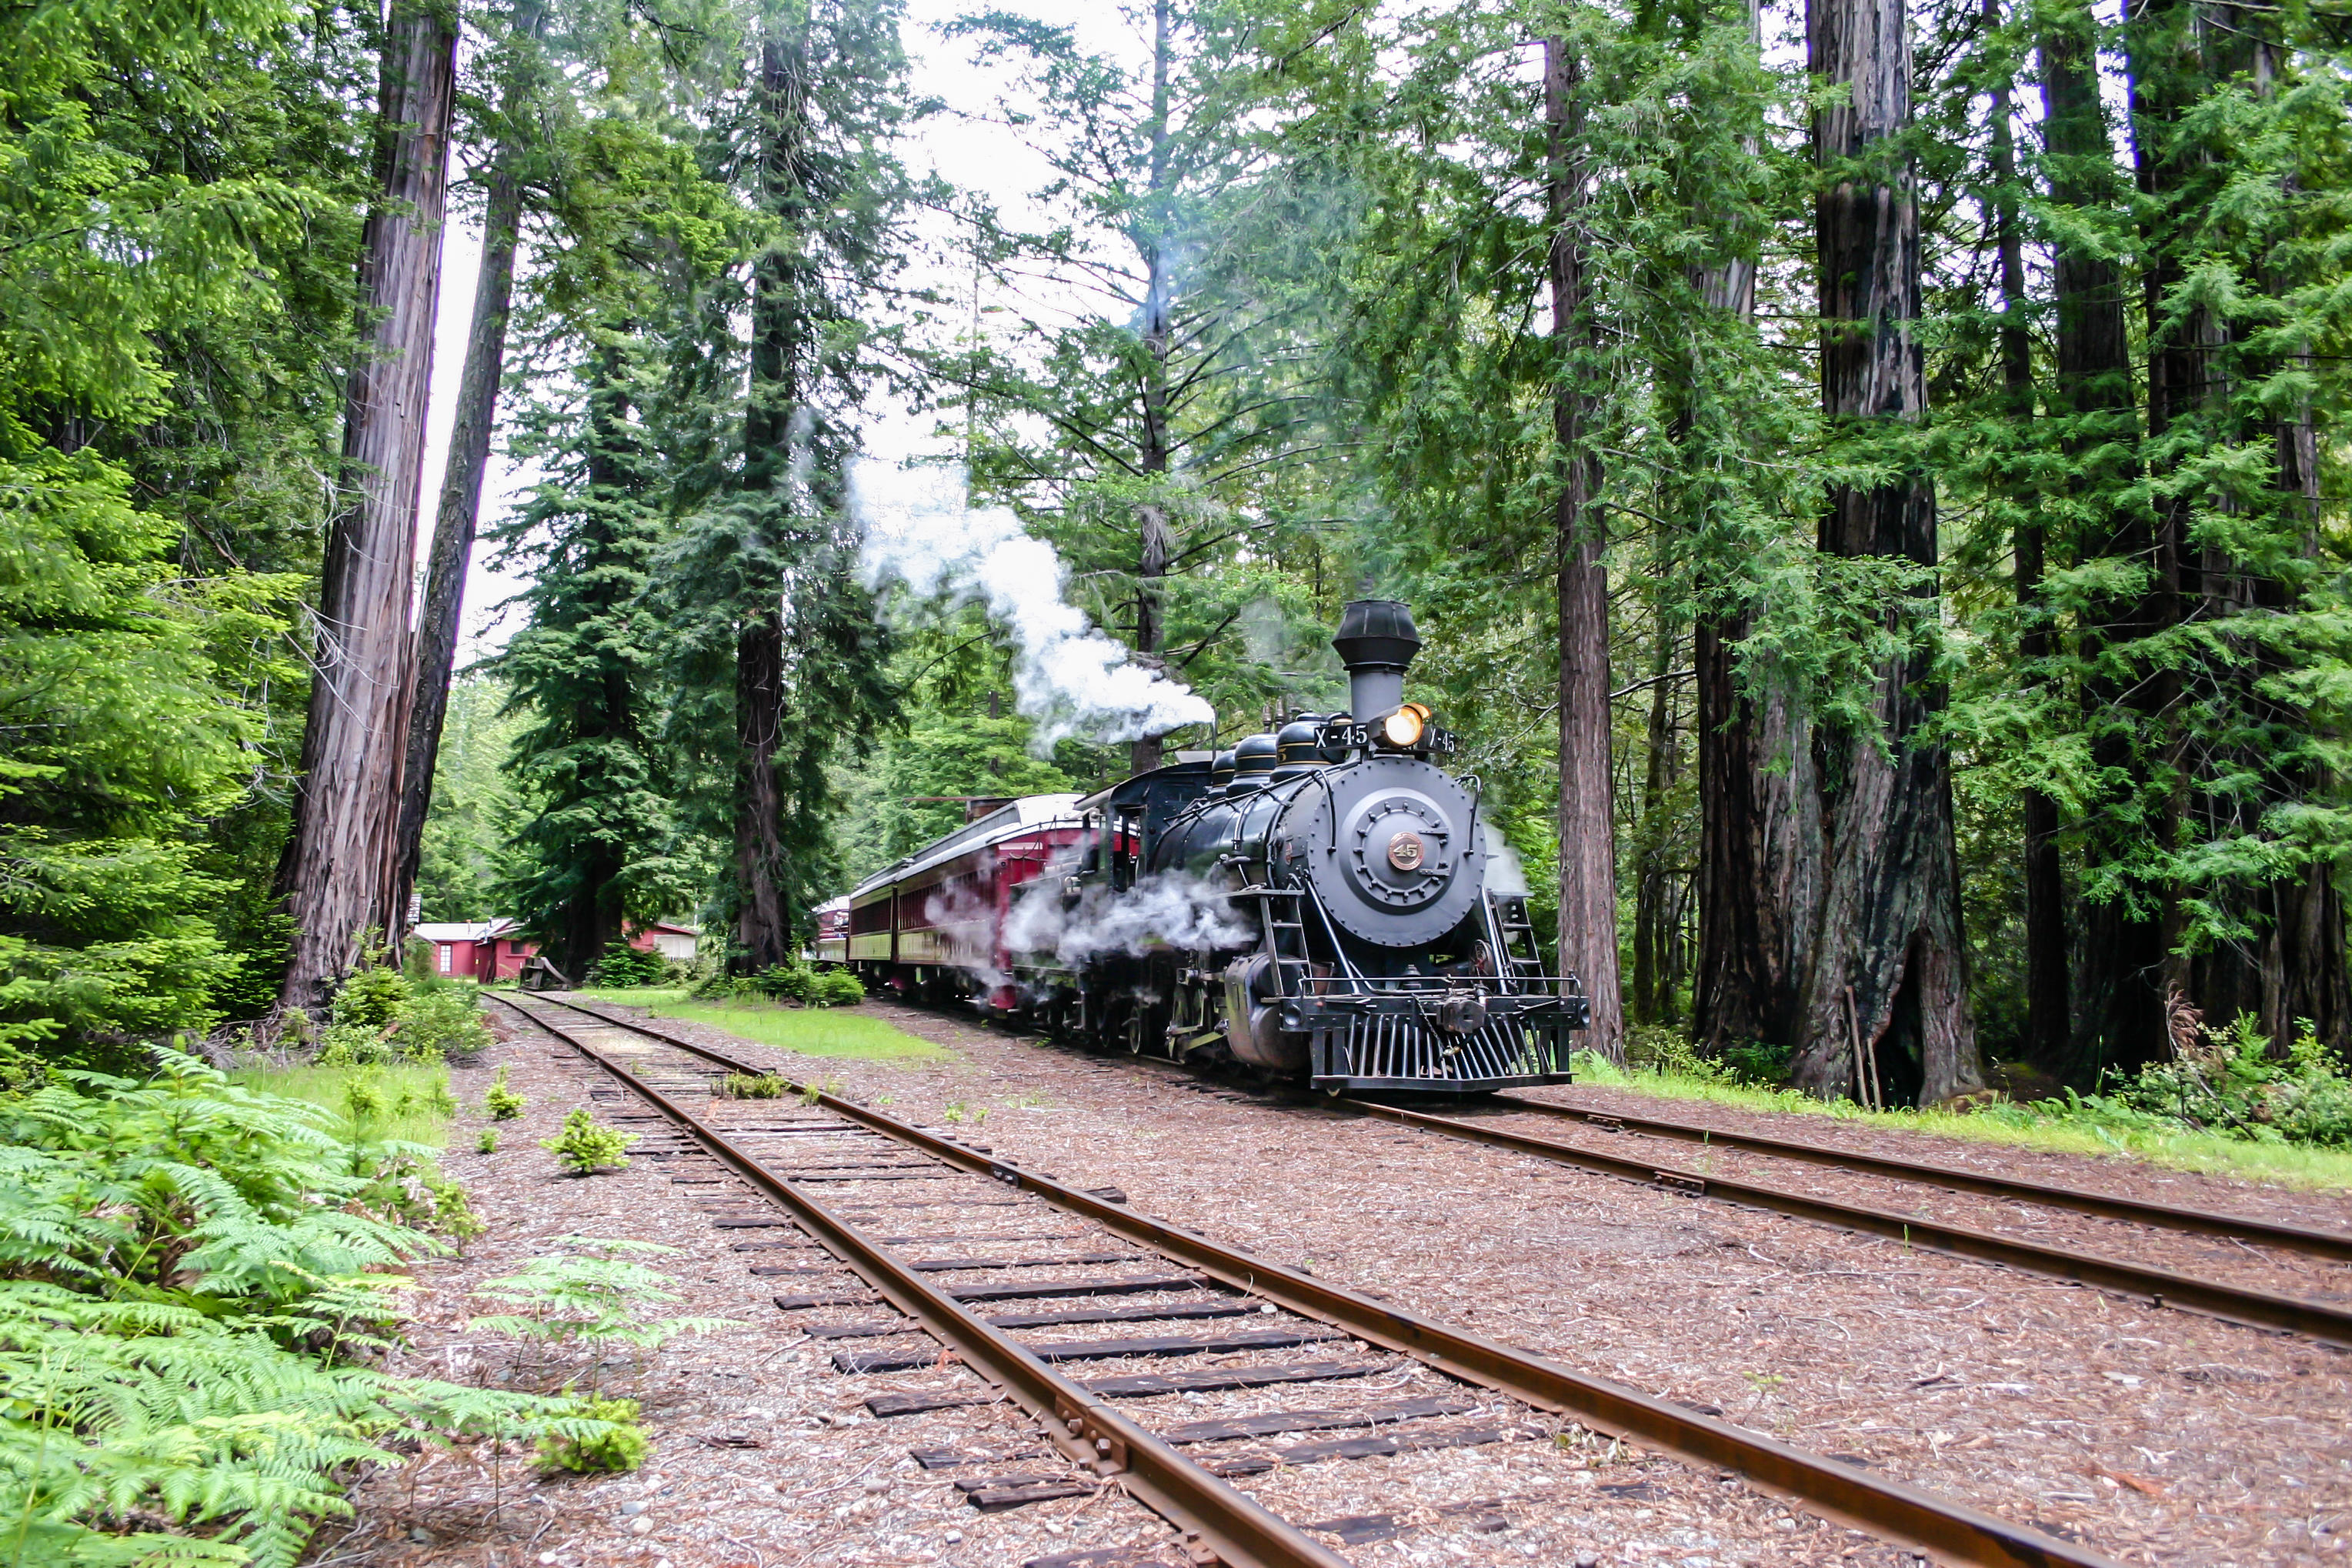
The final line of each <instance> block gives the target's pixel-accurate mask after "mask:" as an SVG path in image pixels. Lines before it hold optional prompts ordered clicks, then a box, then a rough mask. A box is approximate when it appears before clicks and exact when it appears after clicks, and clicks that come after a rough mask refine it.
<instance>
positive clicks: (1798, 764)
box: [1677, 0, 1822, 1056]
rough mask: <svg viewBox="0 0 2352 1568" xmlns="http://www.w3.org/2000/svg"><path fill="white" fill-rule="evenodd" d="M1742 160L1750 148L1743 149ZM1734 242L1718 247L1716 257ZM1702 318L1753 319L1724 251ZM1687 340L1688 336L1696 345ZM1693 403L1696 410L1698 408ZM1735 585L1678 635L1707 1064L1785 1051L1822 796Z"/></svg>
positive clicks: (1703, 602) (1705, 508)
mask: <svg viewBox="0 0 2352 1568" xmlns="http://www.w3.org/2000/svg"><path fill="white" fill-rule="evenodd" d="M1746 10H1747V13H1748V37H1749V41H1750V46H1751V47H1758V48H1760V47H1761V31H1762V28H1761V24H1762V16H1761V15H1760V12H1759V6H1758V5H1756V4H1754V3H1753V0H1750V3H1749V4H1748V5H1747V6H1746ZM1759 150H1760V145H1759V142H1757V141H1756V140H1752V139H1751V140H1750V141H1748V151H1749V153H1750V154H1751V155H1754V154H1755V153H1758V152H1759ZM1731 239H1732V237H1731V236H1726V237H1723V239H1722V240H1721V241H1720V242H1719V243H1724V244H1725V245H1726V246H1727V247H1729V245H1730V241H1731ZM1696 281H1697V284H1698V293H1699V301H1700V304H1701V306H1702V307H1703V308H1704V309H1705V310H1707V311H1709V312H1711V313H1714V314H1717V315H1719V316H1727V317H1730V318H1732V319H1734V320H1736V321H1738V323H1739V330H1740V331H1743V332H1745V331H1752V330H1753V326H1752V323H1753V321H1754V317H1755V313H1756V266H1755V263H1754V261H1753V260H1752V259H1750V258H1747V257H1745V256H1741V255H1738V254H1733V255H1731V256H1729V257H1728V258H1727V259H1725V260H1723V261H1722V262H1720V263H1718V264H1717V265H1715V266H1712V267H1709V268H1706V269H1704V270H1703V271H1702V272H1701V273H1700V274H1699V275H1698V278H1697V279H1696ZM1695 341H1696V340H1695ZM1704 374H1705V373H1704V367H1703V366H1702V365H1701V364H1700V363H1698V362H1697V360H1696V358H1695V357H1693V358H1689V359H1686V360H1685V362H1684V363H1683V368H1682V371H1681V375H1682V380H1683V388H1682V397H1683V400H1684V405H1685V406H1684V408H1683V410H1682V411H1681V414H1680V416H1679V418H1678V421H1677V422H1678V424H1679V426H1681V427H1682V433H1683V435H1684V436H1685V437H1688V436H1689V435H1690V434H1692V433H1693V432H1695V431H1696V429H1697V428H1698V424H1699V419H1700V416H1701V415H1702V413H1704V416H1705V417H1706V420H1707V421H1708V422H1710V423H1712V424H1714V425H1715V426H1717V428H1721V427H1722V426H1724V425H1726V424H1736V423H1737V421H1738V417H1739V414H1738V411H1737V410H1726V409H1724V408H1722V407H1721V406H1720V401H1719V395H1717V394H1714V393H1712V392H1708V391H1706V390H1705V388H1706V382H1705V379H1704ZM1702 395H1704V396H1705V397H1706V405H1705V406H1704V408H1702V405H1701V402H1700V399H1701V397H1702ZM1710 468H1711V465H1710V464H1709V463H1708V462H1707V460H1706V458H1704V457H1703V456H1699V455H1696V454H1695V455H1694V457H1693V458H1692V460H1691V461H1690V462H1689V463H1688V465H1687V466H1686V468H1685V472H1686V474H1688V475H1689V476H1690V478H1689V479H1688V481H1687V482H1689V483H1691V484H1692V485H1693V487H1694V489H1695V491H1696V494H1695V496H1694V500H1693V504H1692V505H1691V506H1689V507H1688V508H1687V509H1686V512H1687V515H1689V517H1690V518H1691V520H1692V521H1691V527H1692V531H1693V533H1694V534H1695V535H1703V534H1704V532H1705V531H1706V528H1707V526H1708V524H1707V518H1708V516H1709V514H1710V512H1711V510H1713V509H1712V506H1711V504H1710V503H1711V501H1712V500H1713V499H1714V498H1713V497H1711V496H1710V495H1709V494H1708V489H1709V488H1710V487H1711V486H1713V485H1715V484H1716V483H1717V482H1719V481H1717V480H1716V479H1714V478H1713V477H1712V474H1711V472H1710ZM1745 603H1746V591H1745V584H1744V583H1742V582H1741V581H1740V580H1739V574H1738V570H1737V568H1734V569H1733V570H1732V571H1731V572H1729V573H1727V574H1725V575H1724V576H1723V577H1719V578H1710V579H1708V580H1706V581H1704V582H1703V583H1702V585H1701V592H1700V594H1699V605H1700V609H1699V613H1698V616H1697V619H1696V625H1695V626H1694V628H1693V635H1692V638H1691V664H1692V667H1693V673H1694V677H1695V680H1694V691H1695V699H1696V700H1695V706H1696V737H1695V739H1696V752H1697V755H1696V767H1697V769H1698V781H1697V782H1698V798H1699V842H1698V874H1697V877H1696V886H1695V888H1694V889H1693V892H1694V898H1695V902H1696V906H1697V910H1696V912H1697V923H1698V966H1697V973H1696V975H1695V976H1694V977H1693V984H1692V987H1691V1027H1692V1036H1693V1037H1694V1038H1695V1039H1696V1041H1697V1043H1698V1045H1699V1047H1700V1048H1701V1049H1702V1050H1704V1051H1706V1053H1707V1054H1709V1055H1710V1056H1719V1055H1720V1054H1721V1053H1723V1052H1724V1051H1726V1050H1727V1049H1729V1048H1730V1047H1734V1046H1741V1045H1754V1044H1759V1043H1765V1044H1771V1045H1779V1046H1787V1045H1791V1044H1793V1042H1794V1038H1795V1032H1796V1016H1797V993H1798V987H1799V985H1800V984H1801V982H1802V979H1803V976H1804V973H1805V970H1806V967H1807V965H1808V964H1809V963H1810V962H1811V954H1812V941H1813V922H1814V918H1815V910H1817V909H1818V907H1819V904H1820V900H1821V867H1822V822H1821V796H1820V794H1819V792H1818V791H1817V790H1816V788H1815V787H1814V783H1813V752H1812V731H1811V724H1810V721H1809V720H1808V717H1807V715H1806V713H1805V710H1804V709H1803V707H1802V706H1801V704H1800V703H1798V702H1797V701H1796V700H1794V697H1793V695H1792V687H1791V684H1790V682H1789V681H1787V680H1785V679H1779V678H1778V677H1777V676H1776V674H1775V673H1774V671H1773V670H1772V669H1771V668H1769V667H1765V666H1760V665H1759V666H1758V667H1753V668H1748V669H1746V670H1744V671H1743V670H1742V669H1741V668H1740V665H1739V653H1738V650H1739V647H1740V644H1741V643H1742V642H1743V641H1744V640H1745V639H1746V637H1747V636H1748V631H1749V629H1750V628H1749V625H1748V613H1747V611H1746V610H1745V609H1744V608H1742V607H1741V606H1742V605H1744V604H1745Z"/></svg>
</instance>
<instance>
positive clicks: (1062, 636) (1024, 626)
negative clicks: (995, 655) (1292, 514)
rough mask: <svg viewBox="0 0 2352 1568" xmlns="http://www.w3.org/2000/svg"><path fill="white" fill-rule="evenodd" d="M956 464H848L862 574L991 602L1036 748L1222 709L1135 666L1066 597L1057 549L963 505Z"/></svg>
mask: <svg viewBox="0 0 2352 1568" xmlns="http://www.w3.org/2000/svg"><path fill="white" fill-rule="evenodd" d="M964 496H965V476H964V470H963V469H962V468H960V467H959V468H912V469H908V468H890V467H887V466H886V465H884V464H881V463H877V462H875V461H873V460H871V459H869V458H860V459H857V460H856V461H855V462H854V463H852V464H851V466H850V470H849V503H850V510H851V511H852V513H853V514H854V515H855V517H856V520H857V522H858V525H859V528H860V530H861V531H862V532H863V534H864V542H863V544H862V545H861V546H860V548H859V551H858V572H859V575H860V576H861V577H863V578H864V580H865V582H866V586H867V587H869V588H877V589H878V588H881V587H883V586H884V585H886V584H890V583H893V582H896V583H903V584H906V586H907V588H908V591H909V592H911V593H912V594H914V595H916V596H917V597H918V598H922V599H931V598H936V597H939V596H940V595H949V596H951V597H952V598H953V599H954V600H955V601H956V602H958V603H974V604H979V605H984V606H985V607H986V608H987V610H988V612H989V614H990V615H991V616H994V617H995V618H996V619H997V620H998V621H999V622H1001V623H1003V625H1004V626H1006V627H1007V628H1008V629H1010V630H1011V631H1012V633H1013V639H1014V641H1015V642H1016V643H1017V644H1018V656H1017V658H1015V660H1014V665H1013V701H1014V705H1015V706H1016V707H1017V708H1018V709H1019V710H1021V712H1022V713H1023V714H1024V715H1025V716H1027V717H1028V718H1029V719H1031V720H1032V721H1034V722H1035V725H1036V732H1035V735H1034V738H1033V740H1032V742H1031V748H1032V750H1034V751H1035V752H1038V753H1039V754H1040V755H1043V754H1044V753H1045V752H1049V751H1051V750H1052V749H1053V745H1054V742H1056V741H1059V740H1062V739H1064V738H1065V737H1067V736H1073V735H1076V736H1080V737H1083V738H1085V739H1087V740H1090V741H1104V742H1108V741H1133V740H1139V739H1140V738H1142V737H1144V736H1146V735H1161V734H1165V733H1167V732H1168V731H1171V730H1176V729H1181V728H1182V727H1183V726H1185V725H1187V724H1204V723H1209V722H1212V721H1214V719H1215V717H1216V714H1215V711H1214V710H1213V709H1211V708H1210V706H1209V704H1208V703H1207V702H1206V701H1204V700H1202V699H1201V698H1199V697H1197V696H1195V695H1194V694H1193V692H1192V689H1191V688H1190V687H1188V686H1185V685H1184V684H1182V683H1181V681H1175V680H1171V679H1168V678H1167V677H1166V676H1165V675H1162V674H1160V672H1158V671H1156V670H1152V669H1147V668H1144V667H1143V666H1141V665H1139V664H1137V663H1135V662H1134V661H1133V659H1132V658H1131V657H1130V656H1129V652H1128V650H1127V649H1126V648H1125V647H1121V646H1120V645H1119V644H1118V642H1116V641H1114V640H1113V639H1112V638H1110V637H1106V636H1105V635H1104V634H1103V633H1102V632H1101V631H1099V630H1097V628H1096V626H1094V624H1093V623H1092V622H1091V621H1089V620H1087V616H1086V614H1085V612H1084V611H1082V610H1080V609H1078V608H1077V607H1076V605H1072V604H1071V603H1070V602H1069V601H1068V600H1067V599H1066V598H1065V597H1063V594H1062V590H1063V586H1064V583H1065V576H1066V574H1065V572H1064V568H1063V565H1062V558H1061V556H1060V555H1058V554H1057V553H1055V550H1054V547H1053V546H1052V545H1050V544H1048V543H1046V542H1045V541H1044V540H1042V539H1035V538H1033V537H1031V536H1030V534H1029V533H1028V532H1027V531H1025V530H1024V529H1023V528H1022V526H1021V520H1020V519H1018V518H1016V517H1014V516H1013V512H1012V511H1011V510H1010V509H1008V508H1005V507H982V508H978V509H975V508H973V507H971V506H969V505H967V504H965V500H964Z"/></svg>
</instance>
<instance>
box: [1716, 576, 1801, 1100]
mask: <svg viewBox="0 0 2352 1568" xmlns="http://www.w3.org/2000/svg"><path fill="white" fill-rule="evenodd" d="M1747 635H1748V621H1747V617H1746V616H1721V615H1710V616H1706V618H1704V619H1702V620H1701V621H1700V622H1699V624H1698V626H1697V628H1696V633H1695V635H1694V636H1693V638H1692V645H1693V646H1692V659H1691V662H1692V665H1693V666H1694V668H1695V669H1696V683H1697V688H1698V792H1699V851H1698V932H1699V949H1698V973H1697V976H1696V981H1695V983H1694V984H1693V986H1692V989H1691V1024H1692V1034H1693V1036H1694V1037H1695V1038H1696V1040H1697V1042H1698V1044H1699V1046H1700V1047H1701V1048H1703V1049H1704V1050H1706V1052H1707V1053H1708V1054H1709V1055H1719V1054H1720V1053H1721V1052H1723V1051H1725V1050H1727V1049H1728V1048H1730V1047H1733V1046H1739V1045H1752V1044H1756V1043H1759V1042H1766V1043H1770V1044H1776V1045H1777V1044H1782V1043H1793V1042H1794V1040H1795V1038H1796V1027H1797V994H1798V990H1799V987H1800V986H1801V984H1803V980H1804V975H1805V972H1806V970H1807V969H1808V967H1809V966H1810V965H1811V961H1812V951H1813V934H1814V926H1815V922H1816V921H1817V919H1818V910H1819V909H1820V906H1821V891H1822V809H1821V795H1820V792H1819V791H1818V790H1817V789H1816V788H1815V787H1814V783H1813V748H1812V738H1811V737H1812V731H1811V726H1810V724H1809V722H1808V721H1807V718H1806V715H1805V712H1804V710H1803V708H1802V707H1801V705H1800V704H1799V703H1798V702H1797V701H1796V700H1794V698H1793V697H1792V696H1791V695H1790V690H1789V687H1788V685H1787V683H1785V682H1781V681H1777V680H1774V679H1770V677H1769V675H1766V676H1763V677H1761V678H1758V677H1756V676H1754V675H1753V674H1752V673H1751V682H1752V684H1753V686H1754V688H1755V689H1754V690H1743V689H1742V688H1741V682H1740V679H1739V672H1738V668H1737V664H1736V659H1735V655H1734V652H1733V650H1734V649H1735V648H1736V647H1738V643H1739V641H1740V639H1742V638H1743V637H1746V636H1747Z"/></svg>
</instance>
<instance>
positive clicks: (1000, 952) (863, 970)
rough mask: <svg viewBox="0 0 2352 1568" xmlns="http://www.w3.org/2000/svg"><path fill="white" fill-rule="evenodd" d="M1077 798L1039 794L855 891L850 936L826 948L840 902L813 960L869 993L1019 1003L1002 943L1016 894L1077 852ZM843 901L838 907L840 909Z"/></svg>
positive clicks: (829, 911)
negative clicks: (975, 996)
mask: <svg viewBox="0 0 2352 1568" xmlns="http://www.w3.org/2000/svg"><path fill="white" fill-rule="evenodd" d="M1077 803H1078V797H1077V796H1076V795H1024V796H1023V797H1022V798H1020V799H1019V800H1015V801H1010V802H1007V803H1006V804H1005V805H1002V806H1000V807H998V808H997V809H996V810H994V811H992V812H990V813H989V814H988V815H987V816H983V817H982V818H980V819H979V820H978V821H976V822H973V823H971V825H970V826H966V827H964V828H962V829H961V830H960V831H958V832H955V833H951V834H950V835H949V836H948V837H945V838H942V839H940V841H939V842H938V843H936V844H931V845H928V846H926V847H924V848H922V849H919V850H918V851H916V852H915V853H914V854H913V855H910V856H908V858H906V859H904V860H901V861H899V862H898V864H896V865H894V866H887V867H885V868H883V869H881V870H879V871H877V872H876V873H875V874H874V875H873V876H871V877H868V878H866V880H865V881H863V882H860V883H859V884H858V885H857V886H856V888H855V889H852V890H851V892H850V895H849V898H848V900H846V902H847V909H846V911H845V912H846V916H847V921H846V928H847V929H846V930H845V931H843V932H842V933H841V934H840V935H839V936H838V937H837V938H831V940H829V935H830V933H829V930H828V917H833V918H834V919H835V920H836V921H837V920H838V913H837V911H836V907H835V904H828V905H826V906H824V908H823V909H820V910H818V911H817V947H816V955H817V958H818V959H819V960H820V961H826V960H832V961H835V962H840V963H847V964H848V965H849V966H850V967H851V968H852V969H854V970H856V972H857V973H858V975H859V977H860V978H862V979H863V980H865V981H866V984H867V986H868V988H869V989H870V988H872V987H874V986H876V985H887V986H888V987H890V988H891V989H892V990H894V991H898V992H900V993H902V994H915V995H920V996H925V997H928V998H930V999H932V1000H944V999H946V998H948V997H950V996H954V995H961V994H970V993H971V992H975V991H981V992H985V994H986V997H985V999H986V1002H987V1005H989V1006H990V1007H992V1008H994V1009H998V1010H1009V1009H1010V1008H1012V1007H1013V1006H1014V1005H1016V1002H1015V998H1014V995H1013V986H1012V984H1010V974H1011V970H1012V963H1013V955H1012V954H1011V953H1010V952H1006V951H1005V948H1004V942H1003V930H1004V914H1005V910H1006V909H1007V908H1008V907H1009V906H1010V904H1011V902H1012V898H1013V889H1015V888H1017V887H1019V886H1020V885H1021V884H1022V883H1024V882H1026V881H1030V880H1032V879H1034V878H1036V877H1038V876H1040V875H1042V874H1043V873H1044V872H1045V868H1046V867H1047V866H1048V865H1050V864H1052V863H1053V862H1054V861H1055V859H1056V858H1062V857H1065V856H1066V855H1068V854H1069V853H1071V852H1073V851H1075V849H1076V847H1077V846H1078V845H1079V844H1080V843H1081V842H1082V841H1083V840H1084V838H1085V837H1086V834H1087V826H1086V823H1085V821H1084V819H1083V818H1082V817H1081V816H1079V814H1078V813H1077V811H1076V805H1077ZM838 902H839V900H836V904H837V903H838Z"/></svg>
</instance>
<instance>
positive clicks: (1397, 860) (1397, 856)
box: [1389, 833, 1429, 871]
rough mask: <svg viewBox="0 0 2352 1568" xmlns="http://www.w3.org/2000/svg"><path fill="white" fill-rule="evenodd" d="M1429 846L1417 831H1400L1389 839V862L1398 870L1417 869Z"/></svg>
mask: <svg viewBox="0 0 2352 1568" xmlns="http://www.w3.org/2000/svg"><path fill="white" fill-rule="evenodd" d="M1428 853H1429V846H1428V845H1426V844H1424V843H1423V842H1422V839H1421V835H1420V834H1418V833H1400V834H1398V835H1397V836H1396V837H1393V838H1391V839H1390V840H1389V864H1390V865H1391V866H1393V867H1395V868H1397V869H1398V870H1400V871H1412V870H1418V869H1419V868H1420V867H1421V862H1422V860H1423V858H1424V857H1425V856H1427V854H1428Z"/></svg>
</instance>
